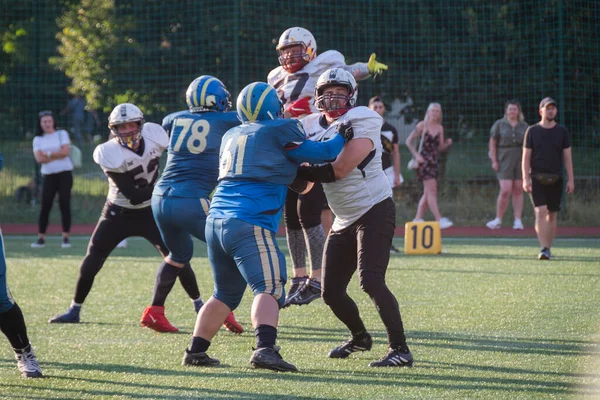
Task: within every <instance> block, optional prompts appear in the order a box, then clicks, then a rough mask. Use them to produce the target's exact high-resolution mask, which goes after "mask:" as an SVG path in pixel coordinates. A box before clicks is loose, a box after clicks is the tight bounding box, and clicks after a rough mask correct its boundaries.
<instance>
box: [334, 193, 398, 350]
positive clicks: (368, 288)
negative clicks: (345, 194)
mask: <svg viewBox="0 0 600 400" xmlns="http://www.w3.org/2000/svg"><path fill="white" fill-rule="evenodd" d="M395 227H396V208H395V206H394V202H393V201H392V199H391V198H387V199H386V200H384V201H382V202H380V203H378V204H376V205H375V206H373V207H372V208H371V209H370V210H369V211H368V212H367V213H365V214H364V215H363V216H362V217H361V218H360V219H358V221H356V222H355V223H353V224H352V225H350V226H349V227H347V228H346V229H344V230H342V231H340V232H334V231H331V232H330V233H329V236H328V237H327V242H326V243H325V253H324V256H323V265H324V270H323V301H324V302H325V304H327V305H328V306H329V307H330V308H331V310H332V311H333V313H334V314H335V315H336V317H338V319H339V320H340V321H342V322H343V323H344V324H345V325H346V326H347V327H348V329H349V330H350V332H351V333H352V334H353V335H357V334H360V333H362V332H364V331H366V328H365V325H364V323H363V321H362V319H361V318H360V314H359V311H358V307H357V306H356V303H354V300H352V298H350V296H348V292H347V288H348V284H349V283H350V279H351V278H352V275H354V272H355V271H356V270H358V279H359V282H360V287H361V289H362V290H363V291H365V292H366V293H367V294H368V295H369V297H370V298H371V300H372V301H373V303H374V304H375V307H376V309H377V311H378V312H379V316H380V317H381V320H382V321H383V324H384V325H385V329H386V332H387V336H388V341H389V344H390V347H391V348H398V347H400V348H407V345H406V337H405V336H404V326H403V324H402V318H401V316H400V308H399V306H398V302H397V301H396V298H395V297H394V295H393V294H392V292H390V290H389V289H388V287H387V285H386V283H385V274H386V271H387V267H388V262H389V260H390V246H391V244H392V238H393V236H394V229H395Z"/></svg>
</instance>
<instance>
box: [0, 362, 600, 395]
mask: <svg viewBox="0 0 600 400" xmlns="http://www.w3.org/2000/svg"><path fill="white" fill-rule="evenodd" d="M356 361H357V360H352V359H347V360H328V362H327V365H326V366H324V368H322V369H316V368H309V369H301V371H300V373H285V374H284V373H276V372H272V371H265V370H260V371H255V370H250V369H248V370H247V371H241V370H240V371H239V372H233V373H231V372H227V371H226V372H220V371H219V369H220V368H219V369H215V368H199V369H195V368H194V369H186V370H183V369H177V370H169V369H160V368H145V367H135V366H131V365H122V364H86V363H62V362H47V363H44V365H45V366H46V367H48V368H51V367H54V368H57V369H64V370H70V371H73V370H81V371H100V372H104V373H115V374H126V375H120V376H118V377H120V378H126V379H127V381H126V382H123V381H119V380H116V379H115V380H107V379H97V378H85V377H63V376H58V375H49V376H48V379H51V380H53V381H54V384H53V386H52V387H47V386H45V385H44V386H34V385H24V384H23V385H21V384H12V383H9V382H6V383H4V384H3V387H4V388H13V389H14V390H21V389H23V390H25V389H26V390H28V391H31V390H40V391H49V390H52V391H57V392H60V393H63V394H65V393H71V394H73V395H77V394H79V395H82V394H86V395H88V396H89V395H95V396H127V397H129V398H147V397H148V396H149V395H150V396H152V395H153V394H155V393H147V391H159V392H160V398H166V399H176V398H181V395H182V394H181V392H184V394H185V395H186V396H190V395H193V396H195V397H197V398H216V397H226V398H229V399H254V398H256V396H257V395H258V393H260V398H264V399H281V398H285V395H283V396H282V395H281V394H276V393H272V394H269V393H264V392H260V389H259V391H258V393H257V392H247V391H240V390H223V389H211V388H207V387H202V388H190V387H187V386H174V385H162V384H156V383H148V382H131V378H132V377H134V376H135V375H140V374H141V375H150V376H158V377H161V376H178V377H184V378H186V377H189V378H202V379H203V380H205V381H207V380H208V379H211V378H215V379H222V380H225V382H229V381H232V379H233V380H234V381H237V382H238V384H242V382H241V381H240V380H241V379H248V380H252V379H257V378H265V377H269V376H271V377H273V378H274V377H276V379H277V380H278V381H280V382H281V383H282V385H283V386H282V387H285V383H286V382H287V383H289V384H290V387H294V386H293V385H292V384H294V385H297V384H298V383H303V382H310V383H311V384H314V383H325V384H332V385H345V386H346V387H356V388H357V390H358V388H359V387H361V386H364V387H373V388H377V389H378V390H385V389H386V388H387V390H389V392H390V395H392V396H395V395H396V394H397V393H394V391H395V390H399V389H402V390H405V389H406V388H411V387H412V388H427V389H428V390H431V389H439V390H445V391H448V390H456V391H460V390H467V391H477V392H479V393H483V392H485V391H490V393H491V392H492V391H493V392H506V393H513V394H514V393H515V392H522V393H523V392H525V393H531V394H555V395H567V394H579V395H594V394H596V395H597V394H600V389H598V388H597V387H595V386H593V385H578V386H574V384H573V382H567V381H556V380H549V379H544V377H543V376H540V377H539V378H538V379H534V378H533V377H532V378H517V377H486V376H481V375H478V376H469V375H468V374H469V373H471V372H472V371H473V370H475V371H478V372H490V373H495V374H515V373H523V372H525V373H531V374H536V372H529V371H527V370H524V371H522V370H520V369H513V368H502V367H489V366H477V365H470V364H449V363H436V362H431V361H422V364H423V367H419V363H418V361H417V364H416V365H417V366H416V367H415V368H411V369H408V368H407V369H404V368H386V369H372V370H365V371H363V370H356V369H352V370H342V369H335V368H336V367H339V366H341V365H342V364H348V363H355V362H356ZM332 367H333V368H332ZM428 368H436V369H439V368H447V369H448V368H450V369H451V370H452V373H449V374H436V373H427V371H426V370H427V369H428ZM540 375H543V374H540ZM118 377H117V376H116V377H115V378H118ZM566 377H570V376H569V375H567V376H566ZM145 379H147V378H145ZM60 381H64V384H65V386H66V387H57V385H56V383H57V382H60ZM75 382H80V383H86V384H89V385H111V386H113V387H114V389H112V390H109V389H107V390H101V389H91V390H90V389H87V388H85V386H83V385H81V387H80V388H79V389H73V388H71V386H73V383H75ZM213 384H216V385H219V384H223V382H221V383H220V382H218V381H215V382H214V383H213ZM203 386H207V385H204V384H203ZM128 389H130V390H133V391H135V393H132V392H131V391H128ZM169 391H176V392H179V393H178V394H175V393H173V394H168V393H169ZM140 392H146V393H140ZM289 397H293V398H295V399H314V400H320V399H321V400H324V399H325V398H324V397H316V396H307V397H302V396H295V395H293V394H290V395H289ZM32 398H38V399H42V398H44V397H43V396H37V395H36V396H35V397H32Z"/></svg>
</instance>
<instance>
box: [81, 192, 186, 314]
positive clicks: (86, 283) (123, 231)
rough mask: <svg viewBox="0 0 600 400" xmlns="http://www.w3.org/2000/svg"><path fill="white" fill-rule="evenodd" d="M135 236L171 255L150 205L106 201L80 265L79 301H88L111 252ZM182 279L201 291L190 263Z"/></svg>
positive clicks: (182, 272) (162, 252)
mask: <svg viewBox="0 0 600 400" xmlns="http://www.w3.org/2000/svg"><path fill="white" fill-rule="evenodd" d="M131 236H141V237H143V238H144V239H146V240H148V241H149V242H150V243H152V245H153V246H154V247H155V248H156V250H158V252H159V253H160V255H161V256H162V257H163V258H164V257H166V256H167V255H168V254H169V250H168V249H167V246H165V244H164V242H163V240H162V238H161V236H160V232H159V231H158V227H157V226H156V222H155V221H154V216H153V215H152V208H151V207H150V206H148V207H144V208H141V209H137V210H134V209H127V208H123V207H119V206H116V205H114V204H110V203H106V204H105V206H104V208H103V209H102V215H101V216H100V219H99V220H98V224H97V225H96V229H95V230H94V233H92V237H91V238H90V241H89V243H88V248H87V254H86V255H85V258H84V259H83V261H82V262H81V265H80V267H79V279H78V281H77V287H76V289H75V298H74V300H75V302H76V303H83V302H84V301H85V298H86V297H87V295H88V294H89V292H90V290H91V289H92V285H93V283H94V278H95V277H96V275H97V274H98V272H100V269H102V266H103V265H104V262H105V261H106V259H107V258H108V256H109V255H110V253H111V252H112V251H113V250H114V249H115V247H117V245H118V244H119V243H120V242H121V241H122V240H123V239H126V238H128V237H131ZM190 274H191V276H190ZM179 279H180V281H181V283H182V285H183V286H184V288H185V289H186V291H188V288H187V287H186V285H187V281H188V280H191V279H193V283H194V284H195V287H196V291H197V287H198V285H197V283H196V277H195V275H194V272H193V270H192V269H191V267H190V265H189V263H188V264H186V266H185V267H184V268H182V271H181V272H180V275H179ZM188 293H190V292H188Z"/></svg>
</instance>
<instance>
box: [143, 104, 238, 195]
mask: <svg viewBox="0 0 600 400" xmlns="http://www.w3.org/2000/svg"><path fill="white" fill-rule="evenodd" d="M239 124H240V121H239V119H238V117H237V113H235V112H212V111H208V112H201V113H192V112H190V111H180V112H177V113H173V114H169V115H167V116H166V117H165V118H164V120H163V128H165V130H166V131H167V132H169V135H170V137H171V138H170V141H169V148H168V158H167V165H166V166H165V169H164V171H163V173H162V176H161V178H160V180H159V181H158V183H157V184H156V186H155V187H154V194H156V195H161V196H162V195H166V194H168V195H169V196H177V197H193V198H208V196H209V195H210V193H211V192H212V191H213V190H214V188H215V186H216V185H217V177H218V170H219V148H220V147H221V139H222V137H223V135H224V134H225V132H227V131H228V130H229V129H230V128H232V127H234V126H237V125H239Z"/></svg>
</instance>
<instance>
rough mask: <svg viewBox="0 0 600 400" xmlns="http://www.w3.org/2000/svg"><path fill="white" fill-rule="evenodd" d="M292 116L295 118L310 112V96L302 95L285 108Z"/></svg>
mask: <svg viewBox="0 0 600 400" xmlns="http://www.w3.org/2000/svg"><path fill="white" fill-rule="evenodd" d="M286 111H287V112H289V113H290V114H291V116H292V117H294V118H297V117H299V116H301V115H304V114H310V113H311V112H312V111H311V110H310V97H303V98H301V99H300V100H296V102H295V103H293V104H291V105H290V106H289V107H288V108H287V110H286Z"/></svg>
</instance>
